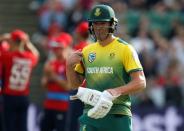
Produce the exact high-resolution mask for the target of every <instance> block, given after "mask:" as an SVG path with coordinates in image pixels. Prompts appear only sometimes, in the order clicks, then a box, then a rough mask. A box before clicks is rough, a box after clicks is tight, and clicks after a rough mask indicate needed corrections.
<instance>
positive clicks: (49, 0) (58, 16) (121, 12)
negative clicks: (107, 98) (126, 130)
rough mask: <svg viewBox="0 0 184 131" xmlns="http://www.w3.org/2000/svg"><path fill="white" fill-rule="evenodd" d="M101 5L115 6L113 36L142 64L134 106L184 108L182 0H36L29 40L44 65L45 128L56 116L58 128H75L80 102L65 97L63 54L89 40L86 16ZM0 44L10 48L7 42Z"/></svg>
mask: <svg viewBox="0 0 184 131" xmlns="http://www.w3.org/2000/svg"><path fill="white" fill-rule="evenodd" d="M99 3H101V4H108V5H111V6H112V8H113V9H114V10H115V13H116V17H117V19H118V26H117V31H116V32H115V33H116V35H117V36H119V37H120V38H122V39H124V40H126V41H128V42H129V43H130V44H132V45H133V46H134V47H135V49H136V50H137V52H138V54H139V58H140V60H141V63H142V65H143V68H144V72H145V75H146V79H147V88H146V91H144V92H142V93H140V94H136V95H134V94H132V103H133V105H137V106H141V107H151V106H156V107H158V108H161V107H165V106H170V105H172V106H177V107H184V99H183V98H184V70H183V67H184V58H183V57H184V0H115V1H113V0H35V1H33V2H31V3H30V6H29V7H30V9H31V10H32V11H33V12H34V13H35V14H36V15H38V20H39V27H38V31H37V32H35V33H34V34H33V36H31V38H30V39H31V41H32V42H33V43H34V45H36V47H38V49H39V52H40V56H41V57H40V61H39V62H40V63H44V69H43V75H42V79H41V86H42V87H44V89H45V90H47V92H46V100H45V101H44V104H43V107H44V117H43V121H42V123H41V128H42V130H43V131H46V130H47V129H49V128H53V126H54V124H52V123H51V122H50V121H52V122H53V123H54V120H55V119H54V117H57V120H58V121H57V122H55V123H59V124H55V126H56V125H60V126H59V127H57V128H58V129H59V128H61V129H64V128H65V127H64V126H63V125H67V124H66V123H67V122H68V121H71V120H73V121H74V123H70V124H73V125H70V127H71V129H67V131H76V130H72V129H77V128H78V127H77V126H78V124H76V123H77V119H76V118H78V116H80V114H81V113H82V112H81V111H82V106H83V105H82V104H81V103H80V102H79V101H78V104H76V102H74V103H72V102H70V101H69V99H68V98H69V95H70V93H73V92H71V91H68V90H67V84H66V83H67V81H66V76H65V66H64V65H65V58H66V57H67V55H69V53H70V52H71V51H74V50H80V49H82V48H83V47H85V46H86V45H88V44H90V43H91V42H92V41H93V39H92V38H91V37H90V36H89V34H88V23H87V18H88V15H89V11H90V9H91V8H92V7H93V5H95V4H99ZM3 43H4V44H3ZM0 48H3V49H4V48H8V47H7V44H6V42H5V41H3V42H2V41H1V47H0ZM1 50H2V49H1ZM6 50H7V49H6ZM84 86H85V85H84ZM74 92H75V91H74ZM79 106H80V107H81V108H79ZM71 107H72V109H71ZM67 111H69V116H70V117H71V118H69V119H68V117H67V116H66V112H67ZM52 118H53V119H52ZM61 120H64V121H62V123H63V124H60V123H61ZM64 122H66V123H64ZM45 123H47V124H45Z"/></svg>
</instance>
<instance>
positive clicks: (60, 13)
mask: <svg viewBox="0 0 184 131" xmlns="http://www.w3.org/2000/svg"><path fill="white" fill-rule="evenodd" d="M39 16H40V17H39V21H40V28H41V31H42V32H43V33H45V34H47V33H48V30H49V26H50V25H52V24H53V23H57V24H58V26H59V27H60V28H63V27H65V26H66V21H67V16H66V14H65V12H64V9H63V5H62V4H61V2H60V1H59V0H47V1H45V3H44V4H43V5H42V7H41V8H40V11H39Z"/></svg>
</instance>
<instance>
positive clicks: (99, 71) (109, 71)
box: [87, 67, 113, 74]
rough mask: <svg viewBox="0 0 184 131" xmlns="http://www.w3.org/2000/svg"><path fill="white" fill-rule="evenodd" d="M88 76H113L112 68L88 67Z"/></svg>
mask: <svg viewBox="0 0 184 131" xmlns="http://www.w3.org/2000/svg"><path fill="white" fill-rule="evenodd" d="M87 73H89V74H113V67H88V68H87Z"/></svg>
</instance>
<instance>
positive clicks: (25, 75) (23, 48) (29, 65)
mask: <svg viewBox="0 0 184 131" xmlns="http://www.w3.org/2000/svg"><path fill="white" fill-rule="evenodd" d="M1 39H2V40H5V41H7V42H8V43H9V44H10V48H9V50H8V51H5V52H3V53H2V54H1V58H2V59H1V64H2V71H3V76H2V80H3V88H2V93H3V100H4V110H3V112H4V120H5V122H4V123H5V131H27V109H28V106H29V83H30V76H31V72H32V70H33V68H34V67H35V66H36V64H37V62H38V58H39V52H38V51H37V49H36V48H35V47H34V46H33V44H32V43H31V41H30V40H29V37H28V34H26V33H25V32H23V31H22V30H19V29H17V30H14V31H12V32H11V33H9V34H4V35H2V36H1Z"/></svg>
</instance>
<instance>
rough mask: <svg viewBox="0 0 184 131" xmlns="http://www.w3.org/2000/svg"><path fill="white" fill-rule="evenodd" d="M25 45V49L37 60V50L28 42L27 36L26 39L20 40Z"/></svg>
mask: <svg viewBox="0 0 184 131" xmlns="http://www.w3.org/2000/svg"><path fill="white" fill-rule="evenodd" d="M22 41H23V42H24V44H25V49H26V50H28V51H30V52H32V53H33V54H34V55H35V56H36V57H37V58H39V56H40V54H39V51H38V50H37V48H36V47H35V46H34V45H33V43H32V42H31V41H30V39H29V36H28V35H27V37H26V39H23V40H22Z"/></svg>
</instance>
